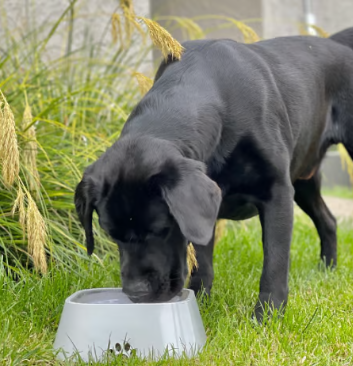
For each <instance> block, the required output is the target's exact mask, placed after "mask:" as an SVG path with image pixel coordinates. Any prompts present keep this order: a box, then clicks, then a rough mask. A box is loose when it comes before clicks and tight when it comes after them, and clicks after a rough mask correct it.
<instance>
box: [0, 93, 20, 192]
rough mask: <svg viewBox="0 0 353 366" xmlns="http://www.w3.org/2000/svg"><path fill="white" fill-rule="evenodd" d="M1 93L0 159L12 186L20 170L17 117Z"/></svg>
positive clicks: (3, 174)
mask: <svg viewBox="0 0 353 366" xmlns="http://www.w3.org/2000/svg"><path fill="white" fill-rule="evenodd" d="M0 93H1V97H2V100H3V101H2V103H1V104H0V111H1V113H0V159H1V165H2V176H3V180H4V183H5V184H6V186H8V187H11V186H12V185H13V183H14V181H15V179H17V178H18V175H19V172H20V154H19V150H18V144H17V135H16V124H15V118H14V116H13V113H12V111H11V108H10V106H9V104H8V103H7V101H6V99H5V96H4V95H3V93H2V92H1V91H0Z"/></svg>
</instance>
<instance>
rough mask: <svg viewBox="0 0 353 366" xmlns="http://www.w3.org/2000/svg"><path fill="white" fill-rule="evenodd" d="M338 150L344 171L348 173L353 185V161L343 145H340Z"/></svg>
mask: <svg viewBox="0 0 353 366" xmlns="http://www.w3.org/2000/svg"><path fill="white" fill-rule="evenodd" d="M337 148H338V152H339V153H340V157H341V163H342V169H343V170H346V171H347V173H348V174H349V177H350V180H351V183H352V184H353V161H352V160H351V158H350V155H349V154H348V151H347V150H346V148H345V147H344V146H343V145H342V144H338V146H337Z"/></svg>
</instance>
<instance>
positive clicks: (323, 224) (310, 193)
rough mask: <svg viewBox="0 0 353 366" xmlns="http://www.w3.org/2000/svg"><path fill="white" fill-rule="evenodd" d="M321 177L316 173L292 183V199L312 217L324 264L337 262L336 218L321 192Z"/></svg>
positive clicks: (330, 264) (332, 264) (331, 264)
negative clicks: (293, 190) (309, 177)
mask: <svg viewBox="0 0 353 366" xmlns="http://www.w3.org/2000/svg"><path fill="white" fill-rule="evenodd" d="M320 187H321V177H320V174H319V173H316V174H315V175H314V176H313V177H312V178H311V179H309V180H298V181H296V182H295V184H294V189H295V196H294V200H295V202H296V203H297V204H298V206H299V207H300V208H301V209H302V210H303V211H304V212H305V213H306V214H307V215H308V216H309V217H310V218H311V219H312V221H313V222H314V224H315V227H316V229H317V232H318V234H319V236H320V240H321V259H322V260H323V261H324V263H325V264H326V266H336V264H337V233H336V232H337V225H336V219H335V218H334V217H333V215H332V213H331V212H330V210H329V209H328V207H327V206H326V203H325V202H324V200H323V198H322V196H321V192H320Z"/></svg>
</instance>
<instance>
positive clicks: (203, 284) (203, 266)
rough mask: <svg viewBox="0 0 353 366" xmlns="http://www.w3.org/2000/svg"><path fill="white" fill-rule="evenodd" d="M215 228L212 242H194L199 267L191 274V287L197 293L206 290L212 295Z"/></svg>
mask: <svg viewBox="0 0 353 366" xmlns="http://www.w3.org/2000/svg"><path fill="white" fill-rule="evenodd" d="M214 239H215V230H213V236H212V239H211V240H210V242H209V243H208V244H207V245H206V246H205V245H197V244H195V243H193V246H194V247H195V250H196V259H197V263H198V268H195V269H194V270H193V272H192V274H191V279H190V283H189V288H190V289H191V290H193V291H194V292H195V295H197V294H202V293H203V292H205V293H206V294H207V295H210V292H211V288H212V283H213V277H214V274H213V248H214Z"/></svg>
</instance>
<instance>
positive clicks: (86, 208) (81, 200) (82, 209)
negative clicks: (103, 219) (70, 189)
mask: <svg viewBox="0 0 353 366" xmlns="http://www.w3.org/2000/svg"><path fill="white" fill-rule="evenodd" d="M75 207H76V211H77V214H78V217H79V219H80V222H81V224H82V226H83V228H84V229H85V234H86V247H87V253H88V255H92V253H93V250H94V238H93V230H92V218H93V210H94V205H93V197H92V189H90V187H89V183H88V182H87V181H86V180H85V178H83V179H82V180H81V182H80V183H79V184H78V185H77V187H76V190H75Z"/></svg>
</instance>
